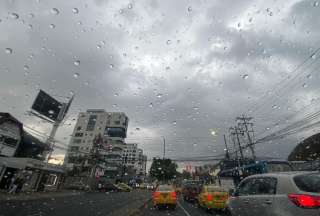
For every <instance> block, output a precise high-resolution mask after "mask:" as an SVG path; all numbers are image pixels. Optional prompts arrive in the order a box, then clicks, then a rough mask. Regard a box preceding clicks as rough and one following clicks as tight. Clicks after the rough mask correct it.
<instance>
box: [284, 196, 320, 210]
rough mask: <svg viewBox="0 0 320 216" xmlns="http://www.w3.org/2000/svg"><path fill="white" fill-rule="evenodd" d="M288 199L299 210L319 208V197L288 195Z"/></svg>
mask: <svg viewBox="0 0 320 216" xmlns="http://www.w3.org/2000/svg"><path fill="white" fill-rule="evenodd" d="M288 197H289V199H290V200H291V201H292V202H293V203H294V204H296V205H297V206H299V207H301V208H317V207H320V196H312V195H306V194H289V195H288Z"/></svg>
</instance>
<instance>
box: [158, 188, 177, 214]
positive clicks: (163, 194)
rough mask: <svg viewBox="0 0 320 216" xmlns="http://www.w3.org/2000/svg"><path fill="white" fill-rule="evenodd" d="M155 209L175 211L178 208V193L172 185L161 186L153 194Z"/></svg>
mask: <svg viewBox="0 0 320 216" xmlns="http://www.w3.org/2000/svg"><path fill="white" fill-rule="evenodd" d="M152 201H153V206H154V207H155V208H158V209H159V208H161V207H167V208H171V209H175V208H176V206H177V193H176V191H175V189H174V187H173V186H172V185H159V186H158V187H157V188H156V190H155V191H154V192H153V194H152Z"/></svg>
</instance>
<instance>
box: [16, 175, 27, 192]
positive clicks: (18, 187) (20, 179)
mask: <svg viewBox="0 0 320 216" xmlns="http://www.w3.org/2000/svg"><path fill="white" fill-rule="evenodd" d="M24 183H25V180H24V178H19V181H18V182H17V189H16V193H19V192H20V191H21V190H22V187H23V185H24Z"/></svg>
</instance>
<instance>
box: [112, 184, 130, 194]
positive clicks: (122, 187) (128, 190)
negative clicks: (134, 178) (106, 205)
mask: <svg viewBox="0 0 320 216" xmlns="http://www.w3.org/2000/svg"><path fill="white" fill-rule="evenodd" d="M116 186H117V187H119V188H120V189H121V190H123V191H125V192H131V191H132V190H133V189H132V187H130V186H129V185H127V184H125V183H118V184H116Z"/></svg>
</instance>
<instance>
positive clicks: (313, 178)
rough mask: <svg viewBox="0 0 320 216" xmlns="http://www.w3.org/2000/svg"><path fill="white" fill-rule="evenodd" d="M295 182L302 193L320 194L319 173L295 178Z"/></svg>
mask: <svg viewBox="0 0 320 216" xmlns="http://www.w3.org/2000/svg"><path fill="white" fill-rule="evenodd" d="M293 180H294V182H295V184H296V185H297V187H298V188H299V189H300V190H302V191H305V192H312V193H320V174H318V173H314V174H307V175H299V176H295V177H294V178H293Z"/></svg>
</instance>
